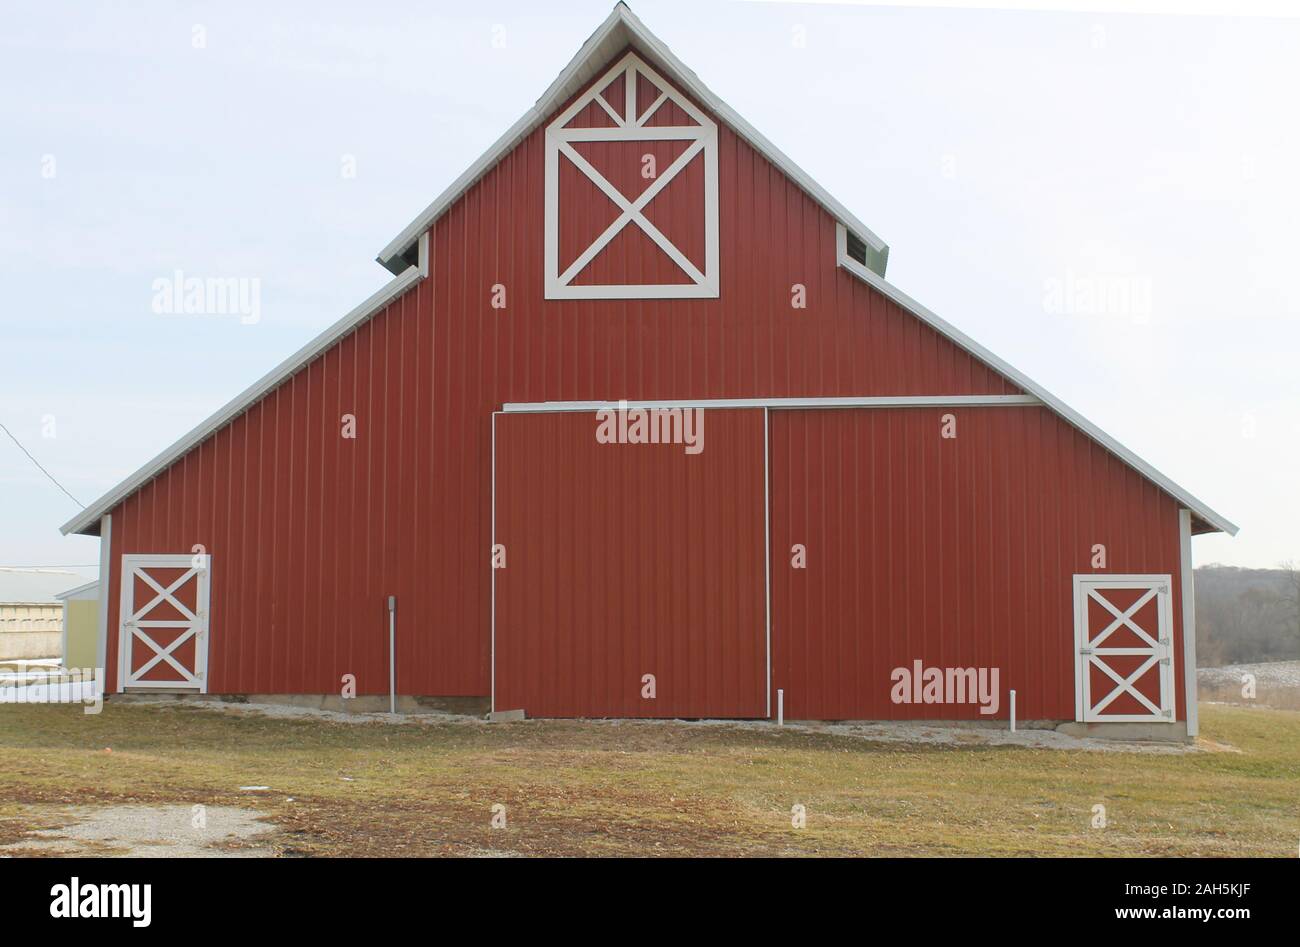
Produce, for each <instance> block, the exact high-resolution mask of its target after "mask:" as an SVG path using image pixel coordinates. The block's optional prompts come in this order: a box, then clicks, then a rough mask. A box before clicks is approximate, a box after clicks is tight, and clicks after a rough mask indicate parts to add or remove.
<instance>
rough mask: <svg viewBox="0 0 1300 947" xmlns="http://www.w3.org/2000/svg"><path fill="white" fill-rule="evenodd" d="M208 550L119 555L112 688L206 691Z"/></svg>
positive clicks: (209, 562)
mask: <svg viewBox="0 0 1300 947" xmlns="http://www.w3.org/2000/svg"><path fill="white" fill-rule="evenodd" d="M210 565H211V557H210V556H186V555H156V556H155V555H129V556H123V557H122V601H121V606H120V608H119V614H120V615H121V625H120V628H119V638H118V641H119V646H118V652H119V662H120V663H119V674H118V690H128V689H136V688H162V689H167V690H176V689H192V690H195V691H198V692H199V693H207V690H208V681H207V668H208V578H209V575H210Z"/></svg>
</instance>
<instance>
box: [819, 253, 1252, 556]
mask: <svg viewBox="0 0 1300 947" xmlns="http://www.w3.org/2000/svg"><path fill="white" fill-rule="evenodd" d="M838 242H839V244H840V248H839V251H838V253H837V256H838V262H839V265H840V266H842V267H843V268H844V269H845V270H847V271H848V272H849V273H850V274H852V275H853V276H856V277H857V278H858V279H860V280H862V281H863V282H864V283H866V284H867V285H869V286H871V287H872V288H873V289H875V290H877V291H878V292H880V293H882V294H883V295H884V296H886V297H888V298H889V299H892V300H893V301H894V302H896V303H897V304H898V305H900V306H902V307H903V308H904V309H906V310H907V311H908V312H910V313H911V314H912V315H914V316H916V317H917V318H918V319H920V320H921V321H922V322H925V323H927V324H929V325H930V326H931V327H932V328H934V329H935V330H936V331H938V332H939V333H940V334H941V335H944V336H946V337H947V338H949V339H951V340H952V341H953V342H954V343H956V344H957V345H958V346H960V347H961V348H963V349H965V350H966V351H967V352H969V353H970V354H971V355H974V356H975V357H976V358H978V359H979V360H980V361H982V362H984V363H985V364H987V365H989V366H991V367H992V368H994V369H996V370H997V371H998V372H999V373H1000V374H1002V375H1003V376H1005V377H1006V378H1007V379H1009V380H1010V381H1012V382H1014V383H1015V384H1016V385H1018V386H1019V387H1020V388H1021V389H1022V390H1023V391H1025V392H1027V393H1029V394H1032V395H1035V396H1036V397H1037V398H1038V399H1039V400H1040V401H1042V402H1043V404H1044V405H1045V406H1047V407H1049V408H1051V409H1052V410H1053V411H1055V412H1056V413H1057V414H1059V415H1060V416H1061V417H1063V418H1064V419H1065V420H1066V421H1068V422H1069V423H1070V424H1072V425H1074V426H1075V427H1076V428H1078V429H1079V430H1080V431H1082V432H1083V433H1084V434H1087V435H1088V436H1089V437H1091V438H1092V439H1093V440H1094V441H1096V442H1097V443H1099V444H1101V445H1102V446H1103V447H1105V448H1106V449H1107V450H1108V451H1110V452H1111V453H1112V454H1114V455H1115V456H1116V457H1118V458H1119V459H1120V460H1122V461H1124V462H1125V463H1126V464H1128V465H1129V466H1130V467H1132V468H1133V469H1134V470H1136V471H1137V472H1138V473H1140V474H1141V475H1142V476H1144V477H1146V478H1147V479H1148V480H1150V481H1151V482H1152V483H1154V484H1155V485H1156V486H1158V487H1159V488H1160V489H1162V490H1164V491H1165V492H1166V493H1168V494H1169V495H1170V496H1172V497H1173V498H1174V499H1175V500H1177V501H1178V502H1179V503H1181V504H1182V505H1183V506H1185V507H1186V508H1187V509H1189V510H1191V512H1192V516H1193V517H1194V518H1195V519H1197V520H1200V521H1201V522H1202V523H1203V524H1204V525H1205V526H1206V527H1208V529H1203V530H1200V532H1213V531H1219V532H1224V533H1227V534H1228V535H1229V536H1235V535H1237V530H1238V527H1237V524H1235V523H1233V522H1232V521H1231V520H1229V519H1228V518H1227V517H1225V516H1223V515H1221V514H1219V513H1217V512H1215V511H1214V510H1213V509H1211V508H1210V507H1209V506H1207V505H1206V504H1205V503H1203V502H1202V501H1201V500H1198V499H1197V498H1196V497H1195V496H1193V495H1192V494H1191V493H1190V492H1188V491H1187V490H1186V489H1184V488H1183V487H1181V486H1179V485H1178V484H1177V483H1175V482H1174V481H1173V480H1170V479H1169V478H1168V477H1166V476H1165V475H1164V474H1162V473H1161V472H1160V471H1158V470H1156V469H1155V468H1154V467H1152V466H1151V465H1150V464H1149V463H1147V462H1146V461H1145V460H1143V459H1142V458H1141V457H1139V456H1138V455H1137V454H1135V453H1133V452H1132V451H1131V450H1129V449H1128V448H1127V447H1125V446H1124V445H1123V444H1121V443H1119V441H1117V440H1115V439H1114V438H1113V437H1111V436H1110V435H1109V434H1107V433H1106V432H1105V431H1103V430H1102V429H1101V428H1099V427H1097V425H1095V424H1093V423H1092V422H1091V421H1089V420H1088V419H1087V418H1085V417H1084V416H1083V415H1081V414H1080V413H1079V412H1078V411H1075V410H1074V409H1073V408H1071V407H1070V406H1069V405H1067V404H1066V403H1065V402H1063V401H1062V400H1061V399H1060V398H1058V397H1056V395H1054V394H1052V393H1051V392H1050V391H1048V390H1047V389H1046V388H1044V387H1043V386H1042V385H1040V384H1039V383H1038V382H1036V381H1034V380H1033V379H1032V378H1030V377H1029V376H1028V375H1025V374H1024V373H1023V372H1021V371H1020V370H1018V369H1017V368H1015V367H1014V366H1012V365H1010V364H1008V363H1007V362H1005V361H1003V360H1002V359H1000V358H998V356H996V355H994V354H993V353H992V352H990V351H989V350H988V349H986V348H985V347H984V346H982V345H980V344H979V343H978V342H976V341H975V340H974V339H972V338H971V337H970V336H968V335H966V334H965V333H964V332H962V331H961V330H959V329H958V328H956V327H955V326H953V325H952V324H951V323H949V322H947V321H945V320H944V319H942V318H940V317H939V316H938V315H936V314H935V313H934V312H932V311H931V310H929V309H927V308H926V307H925V306H923V305H921V304H920V303H919V302H917V301H916V300H915V299H913V298H912V297H911V296H908V295H907V294H906V293H904V292H903V291H902V290H900V289H899V288H898V287H896V286H894V285H893V284H892V283H890V282H888V281H887V280H886V279H885V278H884V277H882V276H880V275H879V274H877V273H874V272H872V271H871V270H869V269H867V268H866V267H864V266H863V265H862V264H860V263H858V262H857V261H856V260H853V259H850V258H849V257H848V256H846V255H845V254H844V252H843V244H844V240H843V236H842V234H841V235H840V239H839V241H838Z"/></svg>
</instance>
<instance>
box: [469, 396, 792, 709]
mask: <svg viewBox="0 0 1300 947" xmlns="http://www.w3.org/2000/svg"><path fill="white" fill-rule="evenodd" d="M597 424H598V422H597V419H596V418H595V417H594V415H593V412H592V411H581V412H568V413H563V412H561V413H506V414H499V415H497V416H496V418H495V430H494V490H493V496H494V539H493V542H494V544H496V552H497V556H498V566H499V565H500V564H501V557H504V566H505V567H504V568H496V569H494V570H493V707H494V709H495V710H498V711H507V710H524V711H525V712H526V713H527V714H528V715H529V716H530V717H764V716H766V715H767V694H766V688H767V676H768V654H767V640H766V636H767V627H766V626H767V615H766V608H765V562H764V556H765V538H766V536H765V522H766V518H765V515H764V514H765V506H764V503H765V499H764V488H765V482H764V438H763V434H764V426H763V425H764V419H763V411H762V409H757V410H755V409H749V410H708V411H706V412H704V426H703V435H704V436H703V440H702V442H701V443H702V445H703V449H702V450H701V451H699V452H698V453H688V452H687V451H686V450H685V448H684V446H683V445H682V444H673V443H667V444H665V443H658V444H653V443H601V442H599V441H598V440H597V436H596V432H597Z"/></svg>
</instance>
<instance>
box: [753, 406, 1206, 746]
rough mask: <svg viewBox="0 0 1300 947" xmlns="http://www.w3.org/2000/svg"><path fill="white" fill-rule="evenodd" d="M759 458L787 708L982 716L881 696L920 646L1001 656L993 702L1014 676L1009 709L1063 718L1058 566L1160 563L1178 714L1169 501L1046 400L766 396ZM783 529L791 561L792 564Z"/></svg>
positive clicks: (1069, 649)
mask: <svg viewBox="0 0 1300 947" xmlns="http://www.w3.org/2000/svg"><path fill="white" fill-rule="evenodd" d="M949 413H951V414H953V415H954V416H955V418H956V423H957V428H956V431H957V436H956V437H955V438H953V439H943V438H941V437H940V426H941V417H942V415H944V414H949ZM771 458H772V479H771V490H772V642H773V660H772V667H773V672H772V673H773V686H774V687H778V688H782V689H784V690H785V701H786V704H785V706H786V713H787V715H788V716H790V717H792V718H809V719H925V718H930V719H959V718H979V717H980V716H981V714H980V713H979V711H978V707H976V706H974V705H959V706H951V705H941V704H894V703H892V702H891V700H890V685H891V679H890V673H891V671H892V670H893V669H894V668H897V667H903V668H909V669H910V668H911V667H912V662H913V661H914V660H917V659H919V660H921V661H922V662H923V665H924V666H926V667H986V668H992V667H997V668H1000V678H1001V680H1000V683H1001V690H1002V699H1001V705H1000V707H999V709H998V712H997V714H996V715H994V716H996V717H997V718H1001V719H1006V718H1007V716H1008V706H1007V700H1006V692H1007V690H1009V689H1015V691H1016V696H1017V715H1018V716H1019V717H1020V718H1021V719H1024V720H1029V719H1042V720H1073V719H1074V712H1075V710H1074V668H1075V656H1074V604H1073V588H1072V581H1073V576H1074V574H1075V573H1090V574H1092V573H1117V574H1118V573H1134V574H1138V573H1141V574H1169V575H1171V576H1172V577H1173V595H1172V598H1173V603H1174V627H1173V637H1174V649H1173V650H1174V654H1175V661H1176V670H1177V674H1176V675H1175V679H1176V682H1177V683H1176V685H1175V703H1176V714H1177V717H1178V719H1183V713H1182V708H1183V690H1182V671H1181V665H1182V653H1183V652H1182V624H1181V620H1182V619H1181V592H1180V572H1179V544H1178V507H1177V504H1176V503H1175V502H1174V501H1173V500H1172V499H1171V498H1169V497H1167V496H1165V495H1164V494H1163V493H1161V492H1160V491H1159V490H1157V489H1156V488H1155V487H1154V486H1153V485H1152V484H1151V483H1150V482H1149V481H1147V480H1145V479H1144V478H1142V477H1141V476H1139V475H1138V474H1137V473H1135V472H1134V471H1133V470H1132V469H1130V468H1129V467H1127V466H1125V465H1123V464H1122V463H1120V461H1118V460H1117V459H1116V458H1115V457H1114V456H1113V455H1111V454H1109V453H1107V452H1106V451H1104V450H1103V449H1101V448H1100V447H1098V446H1097V445H1096V444H1095V443H1094V442H1092V441H1091V440H1089V439H1088V438H1086V437H1085V436H1083V435H1082V434H1080V433H1079V432H1078V431H1076V430H1075V429H1074V428H1072V427H1071V426H1069V425H1068V424H1066V423H1065V422H1063V421H1062V420H1060V418H1058V417H1057V416H1056V415H1054V414H1053V413H1052V412H1050V411H1049V410H1048V409H1046V408H1032V407H1028V408H961V409H953V408H947V409H929V408H926V409H919V408H916V409H899V410H894V409H890V410H867V411H854V410H843V411H796V412H785V411H773V412H772V413H771ZM795 543H801V544H803V545H805V546H806V547H807V568H806V569H795V568H792V567H791V556H790V548H791V546H792V545H793V544H795ZM1094 544H1102V545H1104V546H1105V547H1106V553H1107V563H1106V564H1107V568H1105V569H1093V568H1092V565H1091V558H1092V547H1093V545H1094Z"/></svg>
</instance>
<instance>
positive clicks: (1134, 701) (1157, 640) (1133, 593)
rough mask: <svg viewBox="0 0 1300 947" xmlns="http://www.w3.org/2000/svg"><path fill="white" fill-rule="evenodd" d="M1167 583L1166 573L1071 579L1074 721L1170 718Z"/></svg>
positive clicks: (1171, 671) (1171, 669) (1171, 667)
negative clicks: (1072, 586)
mask: <svg viewBox="0 0 1300 947" xmlns="http://www.w3.org/2000/svg"><path fill="white" fill-rule="evenodd" d="M1171 587H1172V586H1171V580H1170V577H1169V576H1167V575H1076V576H1075V577H1074V641H1075V650H1076V652H1077V656H1078V660H1077V663H1076V665H1075V690H1074V693H1075V719H1076V720H1083V721H1086V722H1090V723H1092V722H1097V723H1100V722H1121V723H1122V722H1138V721H1141V722H1147V723H1151V722H1166V723H1172V722H1173V719H1174V649H1173V635H1172V632H1171V629H1172V627H1173V618H1172V614H1171V608H1172V606H1171V598H1172V596H1171V594H1170V591H1171Z"/></svg>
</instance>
